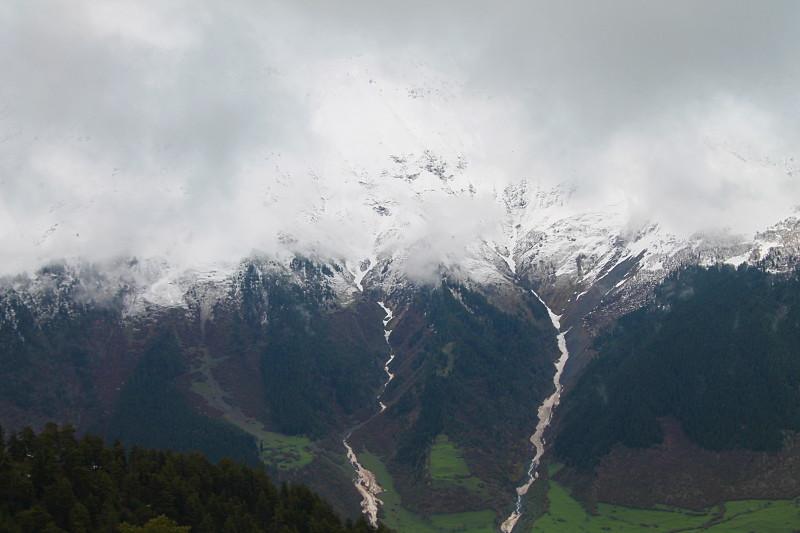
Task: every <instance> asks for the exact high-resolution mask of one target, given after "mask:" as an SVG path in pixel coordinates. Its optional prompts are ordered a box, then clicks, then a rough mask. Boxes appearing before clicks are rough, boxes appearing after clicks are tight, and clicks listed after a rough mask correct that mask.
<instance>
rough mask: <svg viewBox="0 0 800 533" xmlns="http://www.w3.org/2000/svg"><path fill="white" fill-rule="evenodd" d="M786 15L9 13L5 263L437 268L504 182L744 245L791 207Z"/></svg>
mask: <svg viewBox="0 0 800 533" xmlns="http://www.w3.org/2000/svg"><path fill="white" fill-rule="evenodd" d="M798 22H800V7H798V6H797V4H796V3H793V2H767V3H760V4H759V5H757V6H756V5H754V4H752V3H746V2H729V1H726V2H705V3H703V4H700V5H697V4H696V3H693V2H671V3H669V4H664V5H659V6H658V7H655V6H653V5H643V4H641V3H638V2H630V1H616V2H605V3H602V4H597V3H576V2H559V3H557V4H553V3H545V2H541V3H539V2H504V3H503V4H502V6H500V7H499V8H491V9H490V7H489V4H487V3H485V2H477V1H476V2H443V3H436V4H434V5H429V4H427V3H422V2H413V1H412V2H403V3H393V4H385V3H383V4H382V3H377V4H376V3H374V2H355V1H354V2H344V3H343V4H342V3H339V4H336V5H335V6H334V5H333V4H331V3H328V2H249V1H243V2H236V3H233V4H227V5H222V4H219V3H216V2H185V1H177V0H176V1H167V2H132V1H112V2H102V3H98V2H90V1H83V2H81V1H77V2H71V3H69V4H64V3H61V2H56V1H49V0H40V1H32V2H10V3H6V4H5V5H4V6H2V7H0V68H2V70H3V72H4V76H3V80H2V81H0V250H2V252H0V253H1V254H2V265H3V266H2V270H3V271H5V272H13V271H16V270H19V269H23V268H34V267H35V266H37V265H38V264H41V263H43V262H46V261H48V260H50V259H52V258H54V257H63V256H67V257H71V256H81V257H85V258H89V259H95V258H96V259H102V258H104V257H112V256H115V255H120V254H130V255H139V256H151V255H152V256H165V257H170V258H171V259H173V260H175V261H178V262H192V261H214V260H233V261H235V260H237V259H238V258H239V257H240V256H242V255H247V254H249V253H252V252H253V251H254V250H257V251H267V252H269V251H270V250H274V249H277V248H278V247H282V246H286V242H287V241H288V242H293V243H297V244H296V245H297V246H299V247H308V248H313V249H316V250H321V251H322V252H325V253H328V254H330V255H334V256H343V257H349V258H352V259H360V258H363V257H366V256H368V255H370V253H371V252H372V251H373V250H372V249H371V247H372V244H373V242H374V239H375V238H376V235H377V234H379V232H380V231H381V230H382V229H386V228H384V227H383V226H381V224H383V222H381V221H387V220H392V221H393V222H392V223H393V224H397V227H400V228H402V231H403V232H405V233H404V234H403V235H402V236H397V237H396V238H394V240H392V239H384V242H394V243H395V244H394V245H395V246H401V245H404V246H412V244H413V247H414V249H428V250H431V249H433V250H438V251H439V252H440V255H433V256H431V260H440V259H442V258H448V257H452V256H454V255H457V254H458V253H459V250H461V249H462V248H463V247H464V246H466V245H467V244H468V243H466V242H465V241H466V240H467V236H469V237H471V236H472V235H473V233H477V234H480V236H481V237H484V238H486V239H499V238H501V237H499V236H498V231H499V228H500V225H501V222H502V219H503V213H502V210H500V209H499V208H496V206H497V205H499V204H498V203H497V202H495V201H494V198H495V197H496V195H497V191H502V190H503V189H504V188H505V186H506V185H508V184H511V183H518V182H520V181H521V180H523V179H526V180H528V181H529V182H531V183H541V184H543V185H544V186H552V185H555V184H558V183H562V182H576V183H578V184H579V185H580V186H579V192H578V193H577V194H578V196H580V195H584V196H586V197H588V198H598V197H608V198H619V197H620V196H622V197H624V198H626V200H627V202H628V204H629V206H630V209H631V210H632V213H633V215H635V216H636V217H638V218H642V219H648V218H655V219H658V220H659V221H661V222H662V223H664V224H665V225H666V226H668V227H671V228H673V229H674V230H675V231H681V232H690V231H693V230H696V229H701V228H703V227H708V226H716V227H731V228H732V229H733V230H735V231H740V232H746V233H752V232H753V231H756V230H758V229H761V228H763V227H764V226H765V225H767V224H769V223H771V222H774V221H775V220H776V219H778V218H780V217H781V216H782V215H783V214H784V213H785V214H788V213H789V212H790V209H791V207H792V206H793V205H797V204H800V183H798V180H800V170H799V168H800V154H798V153H797V148H796V147H797V146H800V143H798V141H800V117H799V116H798V114H799V113H800V102H798V96H797V95H800V90H798V89H800V66H799V65H798V63H797V61H796V58H797V57H798V55H800V50H798V47H800V44H798V41H797V40H796V38H795V37H794V34H795V29H796V27H797V23H798ZM426 158H427V159H426ZM415 173H417V174H419V175H418V176H415V175H414V174H415ZM381 208H383V209H384V210H385V211H381ZM478 211H479V212H480V213H481V214H482V216H481V217H480V221H479V222H475V223H473V222H472V220H474V213H475V212H478ZM387 214H389V215H390V216H388V217H387V216H386V215H387ZM376 221H377V222H376ZM386 224H388V222H386ZM365 228H366V229H365ZM427 258H428V256H427V255H426V256H425V259H426V260H427Z"/></svg>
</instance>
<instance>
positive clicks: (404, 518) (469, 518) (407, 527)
mask: <svg viewBox="0 0 800 533" xmlns="http://www.w3.org/2000/svg"><path fill="white" fill-rule="evenodd" d="M450 448H452V444H451V445H450ZM358 459H359V461H360V462H361V464H362V465H363V466H364V468H367V469H368V470H370V471H371V472H372V473H374V474H375V477H376V478H377V479H378V482H379V483H380V485H381V487H383V489H384V491H385V492H383V493H381V494H380V496H379V497H380V498H381V500H383V503H384V505H383V507H381V515H380V516H379V518H380V520H381V521H382V522H384V523H385V524H386V525H387V526H389V527H390V528H392V529H394V530H396V531H402V532H403V533H449V532H456V531H459V532H463V533H494V532H495V531H496V528H495V526H494V511H491V510H489V509H485V510H482V511H473V512H469V513H448V514H434V515H431V516H430V517H428V518H427V519H424V518H422V517H420V516H417V515H415V514H414V513H412V512H410V511H409V510H407V509H406V508H404V507H403V505H402V503H401V500H400V494H398V492H397V490H395V487H394V483H393V481H392V478H391V476H390V475H389V472H388V471H387V470H386V467H385V466H384V465H383V463H382V462H381V460H380V459H379V458H378V456H376V455H375V454H372V453H369V452H362V453H359V455H358ZM467 474H469V470H467Z"/></svg>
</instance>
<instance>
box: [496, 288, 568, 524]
mask: <svg viewBox="0 0 800 533" xmlns="http://www.w3.org/2000/svg"><path fill="white" fill-rule="evenodd" d="M533 294H534V296H536V297H537V298H539V295H538V294H536V293H535V292H534V293H533ZM539 301H540V302H542V305H544V306H545V308H546V309H547V314H548V315H550V320H551V321H552V322H553V327H555V328H556V331H558V337H557V339H558V349H559V350H560V351H561V357H559V358H558V361H557V362H556V373H555V375H554V376H553V385H555V388H556V390H555V392H553V394H551V395H550V396H548V397H547V399H545V401H544V402H542V405H540V406H539V422H538V423H537V424H536V431H535V432H534V433H533V435H531V444H533V448H534V449H535V454H534V456H533V459H532V460H531V464H530V466H529V467H528V481H527V482H526V483H525V484H524V485H521V486H519V487H517V502H516V506H515V509H514V512H513V513H511V516H509V517H508V518H507V519H506V521H505V522H503V524H502V525H501V526H500V531H502V532H503V533H510V532H511V531H512V530H513V529H514V526H516V525H517V521H519V519H520V517H521V516H522V497H523V496H525V494H527V493H528V489H530V488H531V485H533V482H534V481H536V479H537V478H538V477H539V471H538V468H539V461H540V460H541V459H542V455H543V454H544V445H545V440H544V432H545V430H546V429H547V428H548V426H549V425H550V421H551V420H552V419H553V410H555V408H556V407H557V406H558V404H559V402H560V401H561V391H562V389H563V386H562V385H561V374H562V372H563V371H564V366H565V365H566V364H567V359H569V351H567V340H566V337H565V336H566V334H567V332H566V331H564V332H562V331H561V315H557V314H555V313H553V311H552V310H551V309H550V308H549V307H547V304H545V303H544V301H543V300H542V299H541V298H539Z"/></svg>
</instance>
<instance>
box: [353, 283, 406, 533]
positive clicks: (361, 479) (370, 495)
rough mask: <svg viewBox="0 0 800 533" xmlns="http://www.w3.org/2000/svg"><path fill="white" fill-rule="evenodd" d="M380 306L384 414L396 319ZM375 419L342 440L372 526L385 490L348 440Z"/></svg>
mask: <svg viewBox="0 0 800 533" xmlns="http://www.w3.org/2000/svg"><path fill="white" fill-rule="evenodd" d="M359 281H360V280H359ZM357 286H358V288H359V289H361V290H363V289H362V288H361V285H360V283H359V284H358V285H357ZM378 305H380V306H381V309H383V311H384V313H386V316H385V317H384V319H383V338H384V339H386V344H387V345H389V359H388V360H387V361H386V364H384V365H383V370H384V371H385V372H386V374H387V376H388V377H387V380H386V383H384V384H383V388H382V389H381V393H380V394H379V395H378V397H377V398H376V399H377V400H378V404H379V405H380V406H381V412H383V410H384V409H386V405H385V404H384V403H383V402H382V401H381V396H383V393H384V391H385V390H386V387H387V386H388V385H389V382H390V381H392V378H393V377H394V374H392V373H391V372H390V371H389V365H390V364H391V362H392V360H393V359H394V350H392V345H391V344H389V336H390V335H391V334H392V330H390V329H388V326H389V322H391V320H392V318H394V314H393V313H392V310H391V309H389V308H388V307H386V306H385V305H384V303H383V302H378ZM373 417H374V416H373ZM373 417H370V418H369V419H368V420H366V421H365V422H362V423H361V424H359V425H357V426H355V427H354V428H352V429H351V430H350V432H349V433H348V434H347V436H346V437H345V438H344V439H343V440H342V444H344V447H345V449H347V460H348V461H350V465H351V466H352V467H353V470H355V472H356V477H355V479H354V480H353V484H354V485H355V487H356V490H357V491H358V493H359V494H361V512H362V513H364V514H365V515H366V516H367V519H368V520H369V523H370V524H371V525H372V526H377V525H378V508H379V507H380V506H381V505H383V501H382V500H381V499H380V498H378V494H380V493H381V492H383V488H382V487H381V486H380V485H378V481H377V480H376V479H375V474H373V473H372V472H370V471H369V470H367V469H366V468H364V467H363V466H362V465H361V463H360V462H359V461H358V456H357V455H356V453H355V452H354V451H353V448H352V447H351V446H350V444H349V443H348V442H347V439H349V438H350V435H352V433H353V431H354V430H356V429H358V428H360V427H362V426H363V425H364V424H367V423H368V422H369V421H370V420H372V418H373Z"/></svg>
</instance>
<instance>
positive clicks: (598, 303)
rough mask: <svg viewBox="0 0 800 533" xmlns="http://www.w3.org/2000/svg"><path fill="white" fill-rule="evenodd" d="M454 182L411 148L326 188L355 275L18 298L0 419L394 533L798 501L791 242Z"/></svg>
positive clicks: (2, 289) (286, 254)
mask: <svg viewBox="0 0 800 533" xmlns="http://www.w3.org/2000/svg"><path fill="white" fill-rule="evenodd" d="M790 163H791V162H788V161H787V162H786V164H785V166H786V168H787V172H790V171H792V168H791V164H790ZM752 164H755V165H759V164H763V165H774V162H769V161H768V162H752ZM465 168H466V161H465V159H464V158H462V157H460V156H458V155H454V156H439V155H436V154H435V153H434V152H432V151H421V152H419V153H408V154H402V155H397V156H393V157H392V158H390V159H388V160H387V161H386V162H385V163H384V164H381V165H379V168H377V169H373V170H371V171H370V172H362V171H357V170H353V171H352V172H350V173H349V174H347V176H349V177H347V178H344V179H345V180H349V181H347V186H348V187H351V188H353V189H355V190H357V191H358V196H357V197H358V198H359V202H358V203H357V205H356V204H353V203H348V202H352V199H350V200H347V202H340V203H337V199H336V198H335V197H334V196H335V195H327V196H326V194H327V193H329V192H331V191H325V190H321V191H320V198H319V201H318V202H317V203H316V205H317V206H318V211H310V212H307V213H302V214H301V215H302V216H304V217H307V218H310V219H313V218H314V217H322V218H324V220H326V221H327V222H326V223H335V222H336V221H337V220H338V221H340V222H341V224H343V225H344V224H350V225H351V226H352V227H355V228H358V229H359V231H361V232H362V233H363V235H362V238H361V240H360V241H359V242H362V241H363V242H367V243H368V245H367V246H365V247H362V248H358V249H356V248H352V249H350V251H347V252H340V253H336V252H331V251H330V249H331V248H330V247H326V246H321V245H320V246H316V245H314V244H313V243H308V242H303V241H302V236H299V237H298V236H296V235H291V234H286V235H284V236H283V237H282V247H281V248H279V249H276V250H273V251H271V252H269V253H253V254H252V255H250V256H248V257H246V258H243V259H241V260H240V261H238V262H234V263H219V262H216V263H211V264H197V265H191V266H190V267H189V268H187V267H185V266H178V265H175V264H171V263H170V262H168V261H167V260H164V259H159V258H142V257H138V258H134V257H127V258H123V259H117V260H112V261H107V262H99V263H87V262H82V261H80V260H65V261H59V262H53V263H49V264H47V265H45V266H43V267H41V268H39V269H38V270H36V271H35V272H33V273H32V274H19V275H15V276H11V277H6V278H4V279H3V280H2V284H1V285H0V424H2V426H3V428H4V429H6V430H9V429H21V428H22V427H23V426H26V425H30V426H33V427H35V428H42V427H44V424H45V423H46V422H48V421H57V422H59V423H71V424H73V425H74V426H75V427H76V428H77V429H78V431H79V432H87V431H88V432H94V433H99V434H102V435H104V436H105V437H106V438H107V439H108V440H109V442H111V441H112V440H113V439H120V440H121V441H122V443H123V444H125V445H138V446H146V447H160V448H173V449H176V450H179V451H188V450H199V451H201V452H203V453H204V454H206V455H207V456H208V457H210V458H212V459H217V458H220V457H223V456H229V457H232V458H234V459H236V460H239V461H244V462H248V463H251V464H258V463H259V462H261V463H263V464H264V465H266V467H267V469H268V471H269V472H270V473H271V474H272V475H273V476H274V477H277V478H278V479H280V480H289V481H301V482H303V483H305V484H307V485H308V486H310V487H311V488H313V489H314V490H316V491H318V492H319V493H320V494H321V495H323V497H325V498H326V499H328V500H329V501H330V502H332V504H333V505H334V507H335V508H336V509H337V510H338V511H340V512H342V513H345V514H347V515H349V516H351V517H356V516H358V515H359V513H364V514H365V515H366V517H367V518H368V520H369V521H371V522H372V523H376V521H382V522H384V523H385V524H386V525H388V526H389V527H391V528H393V529H395V530H397V531H403V532H405V531H498V530H501V529H502V531H505V532H508V531H512V530H513V531H529V530H531V528H539V527H542V528H545V529H548V526H547V525H546V524H545V522H544V521H546V520H550V521H551V522H552V524H551V525H550V526H549V528H550V529H548V530H553V531H555V530H558V529H556V526H557V524H558V521H557V519H558V514H557V513H558V512H559V511H558V510H559V507H558V506H559V505H564V501H565V499H575V500H578V501H580V502H581V503H582V504H583V506H584V509H585V510H582V511H581V512H585V513H588V514H587V515H586V516H587V518H586V520H585V523H586V524H587V528H588V529H587V530H593V529H591V527H589V526H590V522H589V520H590V517H591V516H599V515H597V513H599V514H600V515H602V513H603V512H606V511H607V509H608V508H610V507H609V506H610V505H613V506H622V507H615V509H623V508H624V509H628V510H629V509H660V512H661V513H662V515H667V514H669V512H668V511H667V509H672V510H674V509H677V508H681V509H688V510H692V511H693V512H694V516H697V517H701V518H702V520H700V519H698V524H697V527H698V528H699V527H701V526H703V527H711V526H713V525H715V524H721V523H723V522H724V521H725V520H728V519H730V514H729V513H728V514H726V511H725V505H726V504H725V502H729V503H728V504H727V505H728V507H729V508H730V507H731V505H733V504H731V503H730V502H734V503H735V502H736V501H741V500H755V499H762V500H780V501H783V500H791V499H792V498H797V497H798V496H800V437H798V433H797V432H798V431H800V407H799V406H800V279H798V276H797V270H796V269H797V267H798V264H799V263H800V219H798V218H796V217H790V218H787V219H785V220H783V221H779V222H777V223H776V224H775V225H774V226H772V227H770V228H765V229H764V231H763V232H760V233H758V234H756V235H755V236H747V237H740V236H735V235H732V234H730V233H727V232H716V233H700V234H695V235H692V236H691V237H688V238H680V237H677V236H675V235H672V234H670V233H669V232H667V231H666V230H665V229H664V228H663V227H662V226H661V225H659V224H658V223H655V222H641V221H638V222H637V219H639V218H640V217H635V216H633V215H632V213H631V211H630V209H629V205H628V203H627V202H626V201H625V200H624V199H623V198H620V199H619V200H614V199H607V198H602V199H601V198H597V199H592V200H590V199H587V195H584V194H582V191H581V189H580V187H578V186H577V185H575V186H573V185H571V184H563V185H560V186H557V187H544V186H539V185H537V184H536V183H535V182H532V181H524V180H523V181H520V182H518V183H516V184H514V185H510V186H508V187H505V188H503V189H497V190H488V191H487V190H480V189H477V190H476V186H475V185H474V184H472V183H470V182H469V180H468V178H467V173H465V172H464V170H465ZM400 196H402V198H403V203H402V206H400V204H399V203H398V201H397V198H398V197H400ZM431 198H436V204H437V205H444V206H446V205H448V204H447V200H448V199H450V198H452V199H454V202H456V201H457V205H472V204H470V202H474V206H475V210H474V211H473V212H469V213H463V212H461V211H459V209H454V210H453V212H452V213H449V212H447V211H446V210H445V211H444V212H442V214H441V216H443V217H452V216H462V217H463V218H464V220H463V227H464V231H463V234H461V233H454V234H452V235H446V236H445V237H447V238H445V239H441V238H439V239H438V241H440V242H451V243H452V244H451V245H450V246H442V247H440V248H439V249H437V250H430V249H428V248H426V245H425V242H427V241H424V240H413V239H408V238H406V236H407V235H409V234H413V233H414V232H413V231H411V229H409V228H413V225H414V224H415V220H417V218H418V217H420V216H423V215H422V213H424V212H425V209H424V206H425V205H426V204H427V203H429V202H430V200H431ZM453 205H456V203H454V204H453ZM415 206H417V207H419V209H418V210H417V211H415ZM484 212H487V213H499V216H497V217H494V216H489V215H487V217H486V220H483V219H482V218H481V217H482V216H483V215H482V213H484ZM475 220H479V222H475ZM494 221H499V222H498V223H495V222H494ZM354 222H355V224H354ZM474 224H482V226H481V230H482V231H480V232H477V231H473V225H474ZM486 224H488V225H490V226H491V227H488V229H487V227H484V225H486ZM492 224H494V225H492ZM456 226H457V225H456ZM447 227H451V228H452V227H455V226H454V225H453V224H452V223H451V224H448V225H447ZM448 231H449V230H448ZM477 235H480V236H477ZM551 444H553V446H551ZM567 495H568V496H567ZM604 506H605V507H604ZM666 506H672V507H666ZM714 506H719V507H716V508H715V507H714ZM604 509H605V511H604ZM708 509H712V511H708V512H709V513H710V514H708V515H704V514H703V513H704V512H705V511H703V510H708ZM713 509H717V510H715V511H714V510H713ZM793 509H794V511H793V512H794V519H795V520H796V519H797V510H796V507H793ZM751 511H752V509H751ZM642 512H644V511H642ZM654 512H655V511H654ZM592 513H595V514H594V515H593V514H592ZM742 513H744V514H746V511H742ZM742 513H739V514H742ZM620 516H622V511H620ZM537 520H538V521H537ZM642 520H644V519H642ZM642 520H640V521H642ZM648 520H649V519H648ZM654 520H655V519H654ZM645 521H646V520H645ZM796 523H797V522H796V521H795V524H796ZM542 524H545V525H542ZM626 524H628V525H630V524H629V523H628V522H625V519H623V518H620V520H619V521H617V522H616V523H613V522H611V526H613V528H616V527H618V526H619V527H622V526H625V525H626ZM633 525H635V526H637V527H638V526H639V523H638V522H637V523H636V524H633ZM633 525H631V527H633ZM651 525H652V526H654V527H656V528H658V527H662V529H657V530H665V531H666V530H667V529H665V528H666V527H667V526H659V525H658V524H657V523H656V522H653V523H652V524H651ZM611 526H609V527H611ZM613 528H611V529H612V530H614V529H613ZM651 529H652V528H651ZM564 530H565V531H566V530H577V529H564ZM627 530H633V529H627Z"/></svg>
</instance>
